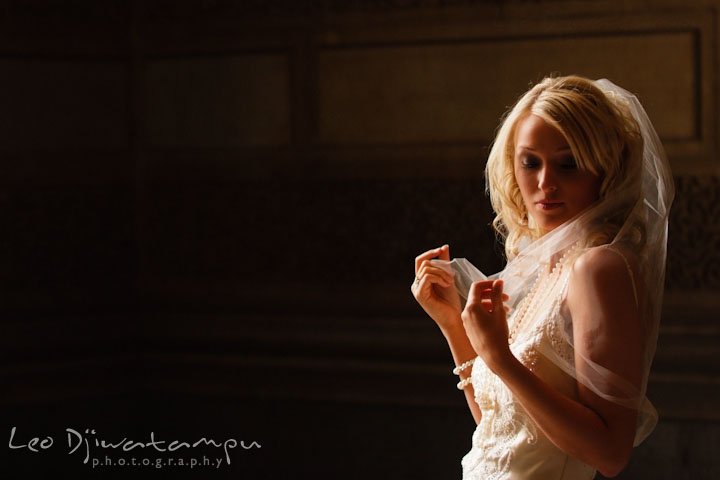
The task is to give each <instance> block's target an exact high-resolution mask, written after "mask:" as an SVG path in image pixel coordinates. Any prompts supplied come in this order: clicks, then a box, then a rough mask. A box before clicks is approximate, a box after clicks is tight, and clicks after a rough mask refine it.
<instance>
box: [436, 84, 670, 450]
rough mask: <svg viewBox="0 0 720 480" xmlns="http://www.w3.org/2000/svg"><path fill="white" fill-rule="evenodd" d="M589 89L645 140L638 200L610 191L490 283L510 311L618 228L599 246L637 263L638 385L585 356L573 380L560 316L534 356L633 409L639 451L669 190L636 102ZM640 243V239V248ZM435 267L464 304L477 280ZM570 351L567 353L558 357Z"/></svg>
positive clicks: (458, 268)
mask: <svg viewBox="0 0 720 480" xmlns="http://www.w3.org/2000/svg"><path fill="white" fill-rule="evenodd" d="M594 85H595V86H597V87H598V88H599V89H600V90H602V91H603V93H604V94H605V95H606V97H607V98H608V99H609V100H611V102H613V103H614V105H615V106H616V107H617V108H618V109H619V110H620V111H622V112H625V113H626V114H627V113H628V112H629V113H630V114H631V115H632V118H634V120H635V121H636V122H637V124H638V127H639V131H640V134H641V136H642V141H643V155H642V157H643V158H642V171H641V192H639V195H638V192H637V186H636V187H635V188H634V191H616V192H613V194H612V195H608V196H606V198H604V199H602V200H600V201H598V202H597V203H596V204H594V205H593V206H591V207H590V208H588V209H587V210H585V211H584V212H582V213H581V214H579V215H578V216H577V217H575V218H574V219H572V220H569V221H568V222H566V223H564V224H563V225H561V226H560V227H558V228H555V229H554V230H552V231H551V232H549V233H547V234H545V235H543V236H541V237H540V238H538V239H537V240H535V241H533V242H529V241H528V242H525V245H522V246H521V248H520V251H519V253H518V254H517V255H516V256H515V257H514V258H512V260H511V261H510V262H509V263H508V264H507V266H506V267H505V268H504V269H503V270H502V271H501V272H499V273H497V274H495V275H493V276H491V277H490V278H499V279H502V280H503V281H504V289H505V293H507V294H508V295H509V297H510V300H509V301H508V302H507V305H508V306H509V307H510V308H511V309H513V308H515V307H517V306H518V304H519V302H520V301H521V300H522V299H523V298H524V297H525V296H526V295H527V293H528V292H529V291H530V289H531V288H532V287H533V284H534V283H535V281H536V279H537V277H538V275H539V274H540V272H542V271H544V270H545V269H547V268H548V266H549V265H552V264H553V263H554V262H556V261H557V260H558V259H559V258H561V257H562V256H563V254H564V253H565V252H567V251H568V250H569V249H570V248H571V247H572V246H575V245H578V244H579V245H580V247H581V248H579V249H577V248H576V249H574V252H575V253H574V255H571V256H570V257H568V260H567V261H569V262H572V261H574V259H576V258H577V257H578V256H579V255H580V254H582V252H583V250H584V248H587V247H589V246H592V245H588V243H587V241H586V240H587V237H588V232H590V231H592V226H593V225H594V226H597V225H598V224H601V223H602V222H603V221H606V219H608V218H613V219H614V223H615V224H616V225H618V224H619V225H621V226H620V228H619V229H618V230H617V231H616V233H615V234H614V236H613V237H611V238H609V239H607V240H605V241H604V242H603V244H608V245H610V246H611V248H612V247H616V249H617V250H619V251H625V252H629V253H630V255H632V256H633V257H634V260H635V261H634V262H632V263H633V264H634V265H635V266H636V269H637V271H636V273H637V278H634V281H635V282H636V284H637V285H638V286H641V290H642V292H643V294H642V295H641V296H640V298H639V302H640V304H639V311H640V312H641V315H642V322H643V327H644V328H643V332H644V345H643V365H642V372H643V374H642V380H641V382H640V384H637V382H630V381H628V380H627V379H624V378H622V376H621V375H619V374H618V373H616V372H613V371H612V370H611V369H609V368H607V365H601V364H598V363H596V362H594V361H593V359H591V358H585V357H582V359H583V361H584V362H585V364H586V367H587V366H589V367H590V368H584V369H583V372H584V373H582V374H579V373H578V372H577V371H576V369H575V354H576V353H577V352H575V349H574V345H573V335H572V332H573V324H572V318H570V316H569V315H563V316H562V317H561V318H562V321H563V323H564V324H563V325H562V328H560V329H559V332H560V337H561V342H560V343H561V344H553V345H550V346H546V347H545V348H544V349H543V350H542V351H541V352H540V353H541V354H542V355H543V356H544V357H546V358H548V359H549V360H550V361H552V362H553V363H554V364H556V365H557V366H558V367H560V368H561V369H562V370H563V371H565V372H566V373H568V374H569V375H571V376H573V377H574V378H576V380H577V381H578V382H580V383H582V384H583V385H585V386H586V387H588V388H589V389H591V390H592V391H593V392H595V393H596V394H597V395H599V396H601V397H602V398H605V399H607V400H609V401H611V402H613V403H617V404H619V405H623V406H626V407H629V408H633V409H636V410H637V411H638V426H637V430H636V437H635V444H636V445H637V444H639V443H640V442H642V441H643V440H644V439H645V438H646V437H647V435H648V434H649V433H650V432H651V431H652V430H653V429H654V427H655V424H656V423H657V412H656V411H655V409H654V407H653V406H652V404H651V403H650V402H649V401H648V399H647V398H646V396H645V393H646V388H647V381H648V375H649V372H650V366H651V364H652V360H653V357H654V354H655V349H656V345H657V337H658V326H659V323H660V313H661V305H662V297H663V290H664V278H665V261H666V248H667V228H668V215H669V210H670V205H671V203H672V200H673V196H674V186H673V178H672V173H671V171H670V167H669V164H668V161H667V158H666V156H665V152H664V149H663V147H662V144H661V143H660V139H659V138H658V135H657V133H656V132H655V129H654V128H653V126H652V123H651V122H650V119H649V118H648V116H647V114H646V113H645V110H644V109H643V107H642V105H641V104H640V102H639V101H638V99H637V98H636V97H635V95H633V94H631V93H630V92H628V91H626V90H624V89H622V88H621V87H619V86H617V85H615V84H614V83H612V82H611V81H609V80H606V79H601V80H597V81H595V82H594ZM628 190H629V189H628ZM618 212H624V213H622V215H625V218H621V219H619V220H618V217H617V216H618ZM628 212H629V213H628ZM638 236H640V237H641V238H642V239H643V240H641V241H640V242H639V241H638ZM440 263H443V264H446V265H447V267H448V268H451V269H452V270H453V271H454V273H455V278H456V285H458V291H459V293H460V295H461V296H462V297H463V298H466V295H467V287H468V286H469V284H470V283H472V281H477V280H480V279H482V276H480V275H482V274H481V273H480V272H479V271H477V269H474V267H472V265H470V264H469V262H467V261H466V260H465V259H455V260H453V261H451V262H449V263H448V262H440ZM478 274H479V275H478ZM553 301H555V299H554V298H553V297H552V295H550V296H549V298H548V300H547V304H546V305H544V306H543V307H542V308H540V309H539V310H538V311H541V312H546V313H547V312H548V311H550V309H551V303H552V302H553ZM568 350H569V351H570V352H573V354H571V355H567V354H563V352H567V351H568Z"/></svg>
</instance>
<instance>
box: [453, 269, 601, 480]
mask: <svg viewBox="0 0 720 480" xmlns="http://www.w3.org/2000/svg"><path fill="white" fill-rule="evenodd" d="M570 270H571V268H569V266H565V267H556V269H555V270H553V272H551V273H549V274H548V273H545V274H544V275H542V276H541V277H540V279H539V281H538V282H537V285H539V286H540V287H539V288H537V290H538V291H536V292H534V293H535V294H534V295H533V294H532V292H531V294H528V295H526V297H525V299H524V300H522V301H521V303H520V304H519V305H518V307H517V308H516V309H515V310H514V311H513V312H512V314H511V315H510V318H509V319H508V326H509V329H510V332H511V336H512V334H513V333H514V334H515V335H514V341H513V343H512V344H511V346H510V348H511V350H512V352H513V354H514V355H515V356H516V357H517V358H518V359H519V360H520V361H521V362H522V363H523V364H524V365H525V366H526V367H528V368H529V369H531V370H532V371H533V373H535V375H537V376H539V377H540V378H542V379H543V380H545V381H546V382H547V383H548V384H550V385H551V386H552V387H554V388H555V389H556V390H558V391H560V392H562V393H563V394H564V395H566V396H568V397H570V398H574V399H577V381H576V380H575V379H574V378H572V377H571V376H570V375H567V374H566V373H565V372H563V371H562V370H561V369H560V368H559V367H558V366H557V365H556V364H555V363H553V362H552V361H550V360H549V359H548V358H547V356H546V355H544V354H542V353H541V352H544V353H546V354H547V353H548V352H552V353H551V354H556V355H560V356H562V357H563V358H564V359H565V360H568V361H570V362H572V351H571V349H570V348H569V347H568V345H567V343H565V342H563V341H561V333H560V331H559V329H561V328H564V327H563V325H567V324H568V323H567V322H566V321H565V320H563V316H564V315H568V312H566V311H564V308H563V307H564V298H565V292H566V290H567V283H568V277H569V273H570ZM528 303H529V304H528ZM526 304H527V305H526ZM518 320H520V323H519V324H518ZM471 378H472V385H473V388H474V390H475V400H476V401H477V403H478V405H479V406H480V409H481V410H482V419H481V421H480V423H479V424H478V425H477V428H476V429H475V432H474V433H473V436H472V449H471V450H470V452H469V453H467V455H465V457H463V459H462V467H463V480H585V479H592V478H593V477H594V476H595V470H594V469H593V467H591V466H589V465H586V464H584V463H582V462H581V461H579V460H577V459H575V458H573V457H570V456H569V455H567V454H566V453H564V452H563V451H561V450H560V449H559V448H557V447H556V446H555V445H553V444H552V442H551V441H550V440H549V439H548V438H547V437H546V436H545V434H543V432H542V431H540V429H538V428H537V427H536V425H535V424H534V423H533V421H532V420H531V419H530V418H529V416H528V415H527V413H526V412H525V410H524V409H523V407H522V406H521V405H520V404H519V403H518V402H517V401H516V400H515V399H514V398H513V395H512V393H511V392H510V390H509V389H508V388H507V387H506V386H505V384H504V383H503V382H502V381H501V380H500V379H499V378H498V377H497V376H496V375H495V374H494V373H492V372H491V371H490V370H489V369H488V368H487V366H486V365H485V363H484V362H483V361H482V359H481V358H479V357H478V358H477V359H476V361H475V364H474V365H473V370H472V376H471Z"/></svg>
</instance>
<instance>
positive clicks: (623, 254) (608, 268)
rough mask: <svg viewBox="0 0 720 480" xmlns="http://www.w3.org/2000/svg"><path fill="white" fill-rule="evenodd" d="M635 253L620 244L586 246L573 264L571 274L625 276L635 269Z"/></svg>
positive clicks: (591, 276)
mask: <svg viewBox="0 0 720 480" xmlns="http://www.w3.org/2000/svg"><path fill="white" fill-rule="evenodd" d="M637 268H638V259H637V256H636V255H635V253H634V252H633V251H632V250H630V249H629V248H627V247H624V246H621V245H600V246H597V247H592V248H588V249H587V250H586V251H585V252H583V253H582V254H581V255H580V256H579V257H578V258H577V260H575V262H574V264H573V274H574V275H573V276H579V277H589V278H593V277H607V276H610V277H626V276H627V275H628V272H629V271H630V272H631V274H632V272H635V271H637Z"/></svg>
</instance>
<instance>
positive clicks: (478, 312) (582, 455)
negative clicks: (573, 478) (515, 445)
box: [462, 248, 643, 476]
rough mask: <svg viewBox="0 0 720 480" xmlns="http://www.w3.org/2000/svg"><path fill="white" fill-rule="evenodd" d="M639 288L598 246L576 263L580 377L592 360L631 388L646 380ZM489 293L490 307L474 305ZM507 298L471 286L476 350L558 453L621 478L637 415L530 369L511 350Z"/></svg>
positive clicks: (574, 311)
mask: <svg viewBox="0 0 720 480" xmlns="http://www.w3.org/2000/svg"><path fill="white" fill-rule="evenodd" d="M633 288H634V287H633V285H632V281H631V277H630V275H629V274H628V270H627V268H626V266H625V263H624V261H623V259H622V257H620V256H619V255H618V254H617V253H614V252H612V251H609V250H606V249H602V248H597V249H592V250H590V251H589V252H587V253H586V254H585V255H583V256H582V257H581V258H580V259H578V261H577V262H576V263H575V266H574V267H573V272H572V274H571V277H570V283H569V286H568V298H567V306H568V308H569V309H570V314H571V315H572V318H573V336H574V344H575V353H576V355H575V366H576V369H577V372H578V377H583V376H588V375H590V376H592V373H591V371H592V370H591V367H590V366H589V364H588V363H587V362H586V361H585V359H586V358H587V359H590V360H591V361H592V362H594V363H597V364H600V365H603V366H604V367H605V368H607V369H609V370H610V371H612V372H614V373H616V374H618V375H619V376H620V377H622V378H624V379H625V380H627V381H628V382H629V383H631V384H633V385H638V384H639V383H640V377H641V369H642V345H643V342H642V326H641V319H640V313H639V311H638V307H637V304H636V301H635V294H634V293H633V292H634V290H633ZM488 290H489V291H490V292H491V293H490V294H491V296H492V306H490V307H488V306H487V305H485V306H483V305H481V304H479V303H478V301H477V300H476V298H477V297H478V296H480V295H481V294H482V293H483V292H485V293H484V294H485V295H487V292H488ZM501 295H502V282H499V281H495V282H494V283H493V282H477V285H473V288H472V289H471V295H470V298H469V299H468V305H467V306H466V308H465V311H464V312H463V314H462V319H463V323H464V325H465V328H466V330H467V333H468V338H469V339H470V341H471V344H472V345H473V347H474V349H475V350H476V351H478V352H481V356H482V357H483V360H485V362H486V364H487V365H488V367H489V368H490V369H491V370H492V371H493V372H494V373H495V374H496V375H498V376H499V377H500V378H501V379H502V380H503V382H504V383H505V385H507V387H508V388H509V389H510V390H511V391H512V393H513V395H514V396H515V398H516V399H517V400H518V401H519V402H520V403H521V404H522V406H523V407H524V409H525V410H526V411H527V413H528V415H529V416H530V417H531V418H532V419H533V421H534V422H535V423H536V424H537V426H538V427H539V428H540V429H541V430H542V431H543V433H545V435H546V436H547V437H548V438H549V439H550V440H551V441H552V442H553V443H554V444H555V445H556V446H557V447H558V448H560V449H561V450H563V451H564V452H565V453H567V454H568V455H571V456H573V457H575V458H577V459H579V460H581V461H583V462H585V463H587V464H589V465H592V466H593V467H595V468H596V469H597V470H599V471H600V472H601V473H602V474H603V475H605V476H614V475H617V474H618V473H619V472H620V471H621V470H622V468H624V466H625V465H626V463H627V461H628V459H629V456H630V452H631V450H632V444H633V439H634V436H635V428H636V421H637V412H636V411H635V410H633V409H630V408H626V407H623V406H620V405H617V404H615V403H612V402H610V401H608V400H605V399H603V398H601V397H600V396H598V395H597V394H595V393H594V392H593V391H592V390H590V389H589V388H588V387H586V386H585V385H584V384H583V383H581V382H578V400H577V401H576V400H573V399H571V398H569V397H566V396H565V395H563V394H562V393H560V392H558V391H557V390H555V389H554V388H553V387H551V386H550V385H549V384H547V383H546V382H545V381H543V380H542V379H541V378H539V377H537V376H535V375H534V374H533V373H532V372H531V371H530V370H528V369H527V368H526V367H525V366H524V365H523V364H522V363H520V361H518V360H517V359H516V358H515V357H514V356H513V354H512V353H511V351H510V349H509V346H508V345H507V321H506V318H505V312H504V310H503V309H502V308H501V307H502V296H501Z"/></svg>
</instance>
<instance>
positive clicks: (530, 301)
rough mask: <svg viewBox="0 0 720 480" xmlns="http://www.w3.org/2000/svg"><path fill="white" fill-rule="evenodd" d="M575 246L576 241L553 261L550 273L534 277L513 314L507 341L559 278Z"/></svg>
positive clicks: (512, 337) (530, 316) (515, 333)
mask: <svg viewBox="0 0 720 480" xmlns="http://www.w3.org/2000/svg"><path fill="white" fill-rule="evenodd" d="M577 246H578V244H577V242H576V243H574V244H573V245H572V246H571V247H570V248H568V249H567V250H566V251H565V253H563V255H562V256H561V257H560V259H559V260H558V261H557V262H556V263H555V265H554V266H553V268H552V270H551V271H550V273H548V274H547V275H543V273H539V274H538V276H537V278H536V279H535V283H534V284H533V287H532V289H531V290H530V293H529V294H528V295H527V296H525V298H524V299H523V300H522V305H521V307H520V311H519V312H518V314H517V315H516V316H515V322H514V323H513V327H512V329H511V330H510V333H509V335H508V343H510V344H512V343H513V342H514V341H515V340H516V339H517V334H518V331H519V330H520V326H521V325H522V323H523V320H524V319H525V318H526V317H529V318H533V316H534V315H535V311H536V310H537V309H538V307H539V306H540V304H541V303H542V301H543V299H544V298H545V295H546V294H547V293H548V292H550V291H551V290H552V288H553V286H554V285H555V283H556V282H557V280H558V278H560V272H561V271H562V267H563V265H564V263H565V259H566V258H567V257H568V256H569V255H570V253H571V252H573V251H574V250H575V249H576V248H577ZM543 278H544V279H545V281H541V279H543Z"/></svg>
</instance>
